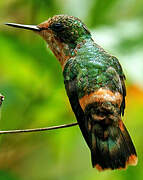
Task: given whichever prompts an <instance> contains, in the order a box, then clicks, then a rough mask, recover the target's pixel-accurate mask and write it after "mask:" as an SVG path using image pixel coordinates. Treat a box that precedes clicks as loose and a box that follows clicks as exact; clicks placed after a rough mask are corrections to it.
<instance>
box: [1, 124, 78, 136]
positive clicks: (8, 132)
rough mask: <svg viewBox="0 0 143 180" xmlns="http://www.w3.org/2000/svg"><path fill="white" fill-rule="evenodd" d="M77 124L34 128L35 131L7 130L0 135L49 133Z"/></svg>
mask: <svg viewBox="0 0 143 180" xmlns="http://www.w3.org/2000/svg"><path fill="white" fill-rule="evenodd" d="M76 125H78V123H71V124H63V125H59V126H51V127H45V128H36V129H23V130H8V131H0V134H10V133H26V132H37V131H49V130H53V129H61V128H67V127H72V126H76Z"/></svg>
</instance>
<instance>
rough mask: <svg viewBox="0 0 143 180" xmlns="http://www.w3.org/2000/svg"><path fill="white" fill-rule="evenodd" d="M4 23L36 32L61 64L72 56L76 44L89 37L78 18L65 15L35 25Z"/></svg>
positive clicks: (87, 31)
mask: <svg viewBox="0 0 143 180" xmlns="http://www.w3.org/2000/svg"><path fill="white" fill-rule="evenodd" d="M6 24H7V25H9V26H14V27H18V28H24V29H29V30H33V31H35V32H37V33H38V34H39V35H40V36H42V37H43V38H44V39H45V40H46V42H47V43H48V45H49V47H50V49H51V50H52V51H53V53H54V54H55V56H56V57H57V58H58V59H59V61H60V62H61V64H63V63H64V62H65V59H67V58H69V57H72V56H74V49H75V47H76V46H77V45H78V44H80V43H82V42H83V41H84V40H85V39H86V38H90V37H91V34H90V32H89V30H88V29H87V27H86V26H85V24H83V23H82V21H81V20H80V19H78V18H76V17H73V16H67V15H56V16H54V17H52V18H49V19H48V20H47V21H45V22H43V23H41V24H39V25H37V26H34V25H21V24H15V23H6Z"/></svg>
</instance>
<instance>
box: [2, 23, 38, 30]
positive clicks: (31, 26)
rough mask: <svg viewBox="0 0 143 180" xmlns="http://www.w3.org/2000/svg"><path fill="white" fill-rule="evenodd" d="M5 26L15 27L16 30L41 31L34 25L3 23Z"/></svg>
mask: <svg viewBox="0 0 143 180" xmlns="http://www.w3.org/2000/svg"><path fill="white" fill-rule="evenodd" d="M5 25H8V26H12V27H16V28H22V29H28V30H33V31H41V29H40V28H39V27H38V26H36V25H24V24H16V23H5Z"/></svg>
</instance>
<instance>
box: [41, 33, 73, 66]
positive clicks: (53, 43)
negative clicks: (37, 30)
mask: <svg viewBox="0 0 143 180" xmlns="http://www.w3.org/2000/svg"><path fill="white" fill-rule="evenodd" d="M40 35H41V36H42V37H43V38H44V39H45V40H46V42H47V44H48V47H49V48H50V49H51V50H52V52H53V54H54V55H55V56H56V58H57V59H58V60H59V62H60V64H61V66H62V69H64V66H65V64H66V62H67V60H68V59H69V58H71V57H73V56H75V53H74V49H72V48H71V47H70V46H69V45H68V44H65V43H64V42H60V41H59V39H58V38H56V37H55V36H54V35H53V34H52V33H51V32H50V31H49V32H47V31H43V32H42V34H40Z"/></svg>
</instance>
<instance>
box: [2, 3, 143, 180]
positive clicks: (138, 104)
mask: <svg viewBox="0 0 143 180" xmlns="http://www.w3.org/2000/svg"><path fill="white" fill-rule="evenodd" d="M55 14H68V15H73V16H77V17H79V18H80V19H82V20H83V21H84V22H85V23H86V24H87V26H88V27H89V29H90V30H91V31H92V34H93V38H94V39H95V41H96V42H97V43H98V44H99V45H101V46H102V47H104V48H105V49H106V50H107V51H108V52H109V53H111V54H113V55H115V56H117V57H118V58H119V60H120V62H121V64H122V66H123V69H124V72H125V74H126V78H127V81H126V84H127V98H126V104H127V106H126V110H125V117H124V122H125V124H126V126H127V128H128V130H129V132H130V134H131V137H132V139H133V142H134V144H135V146H136V149H137V153H138V157H139V162H138V165H137V166H136V167H129V168H128V169H127V170H126V171H124V170H122V171H120V170H117V171H105V172H103V173H99V172H98V171H97V170H96V169H93V168H92V166H91V161H90V152H89V149H88V148H87V145H86V143H85V141H84V140H83V137H82V135H81V132H80V130H79V128H78V126H76V127H71V128H66V129H60V130H54V131H48V132H41V133H29V134H28V133H27V134H15V135H14V134H13V135H2V136H0V180H67V179H68V180H73V179H74V180H80V179H82V180H87V179H88V180H94V179H98V180H101V179H104V180H111V179H114V180H120V179H122V180H126V179H130V180H131V179H137V180H139V179H143V168H142V167H143V144H142V136H143V1H142V0H138V1H136V0H126V1H125V0H116V1H115V0H90V1H87V0H19V1H17V0H5V1H2V0H1V1H0V92H1V93H2V94H3V95H4V96H5V101H4V103H3V108H2V118H1V120H0V129H1V130H8V129H24V128H34V127H45V126H51V125H58V124H63V123H70V122H74V121H76V119H75V117H74V114H73V112H72V110H71V107H70V105H69V101H68V98H67V96H66V92H65V89H64V84H63V77H62V71H61V67H60V65H59V63H58V61H57V60H56V58H55V57H54V56H53V54H52V53H51V52H50V50H47V48H46V43H45V42H44V41H43V40H42V39H41V38H40V37H39V36H37V35H36V34H34V33H33V32H30V31H26V30H25V31H24V30H20V29H14V28H10V27H7V26H4V25H3V23H4V22H16V23H23V24H39V23H41V22H42V21H45V20H47V19H48V18H49V17H51V16H53V15H55Z"/></svg>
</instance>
